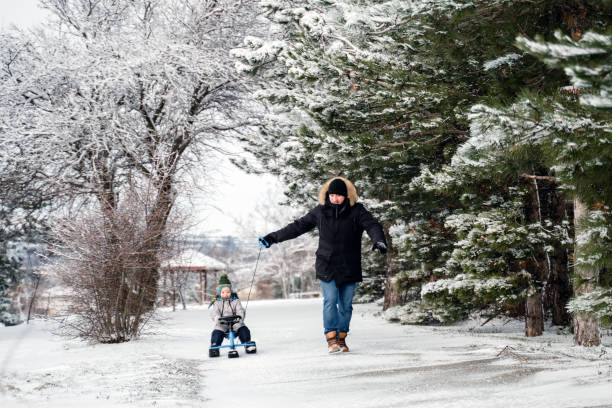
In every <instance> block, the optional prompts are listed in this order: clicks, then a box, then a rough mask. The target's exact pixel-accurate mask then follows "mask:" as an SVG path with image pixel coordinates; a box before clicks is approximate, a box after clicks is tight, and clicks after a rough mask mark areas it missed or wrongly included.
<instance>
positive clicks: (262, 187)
mask: <svg viewBox="0 0 612 408" xmlns="http://www.w3.org/2000/svg"><path fill="white" fill-rule="evenodd" d="M46 16H47V12H46V11H45V10H42V9H41V8H39V7H38V0H0V28H7V27H9V26H10V25H11V24H15V25H16V26H18V27H20V28H30V27H32V26H34V25H37V24H39V23H41V22H42V21H43V20H44V19H45V17H46ZM211 167H212V168H214V172H211V173H209V174H207V175H206V176H205V177H207V178H210V177H212V180H211V182H212V183H213V184H214V185H211V184H210V183H206V186H205V187H206V190H205V191H197V192H196V193H194V195H193V197H192V198H191V199H190V200H189V201H187V202H185V203H184V205H185V207H187V208H188V209H189V212H190V215H191V216H192V217H193V223H194V224H195V225H196V226H195V227H194V228H192V230H191V232H193V233H201V234H207V235H238V234H239V233H240V232H241V229H240V228H239V226H237V225H236V223H235V220H236V219H247V218H249V221H250V222H251V223H253V224H254V225H255V226H258V225H261V227H258V228H256V229H257V230H258V234H260V235H265V234H266V233H268V232H270V231H266V230H263V228H269V227H263V226H264V225H266V220H263V219H262V220H258V219H257V218H258V215H257V214H256V213H254V209H255V206H256V205H257V203H259V202H261V201H262V200H265V199H266V197H269V196H270V194H269V191H274V192H276V194H277V195H278V194H280V193H278V192H279V191H281V190H280V187H279V183H278V181H277V179H276V178H275V177H272V176H255V175H248V174H244V173H243V172H242V171H240V170H238V169H236V168H235V167H234V166H233V165H232V164H231V163H230V162H229V160H227V159H226V158H221V159H220V160H219V162H218V163H215V165H214V166H211ZM280 200H281V197H279V199H278V200H276V202H272V203H269V204H270V205H272V206H276V205H277V202H278V201H280ZM262 218H263V217H262ZM278 227H281V226H278ZM245 238H248V237H245ZM253 238H254V239H255V237H253ZM254 242H255V240H254Z"/></svg>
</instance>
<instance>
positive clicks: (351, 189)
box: [319, 177, 357, 207]
mask: <svg viewBox="0 0 612 408" xmlns="http://www.w3.org/2000/svg"><path fill="white" fill-rule="evenodd" d="M335 179H340V180H342V181H344V184H346V191H347V192H348V199H349V204H350V205H351V207H352V206H354V205H355V203H356V202H357V189H356V188H355V186H354V185H353V183H351V182H350V181H349V180H347V179H345V178H344V177H332V178H330V179H329V180H327V181H326V182H325V184H323V187H321V190H319V204H321V205H325V198H326V195H327V190H329V184H330V183H331V182H332V181H334V180H335Z"/></svg>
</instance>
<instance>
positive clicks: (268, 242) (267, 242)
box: [258, 234, 276, 248]
mask: <svg viewBox="0 0 612 408" xmlns="http://www.w3.org/2000/svg"><path fill="white" fill-rule="evenodd" d="M258 242H259V247H260V248H270V247H271V246H272V244H274V243H275V242H276V241H275V240H274V238H272V237H271V236H270V234H268V235H266V236H265V237H259V238H258Z"/></svg>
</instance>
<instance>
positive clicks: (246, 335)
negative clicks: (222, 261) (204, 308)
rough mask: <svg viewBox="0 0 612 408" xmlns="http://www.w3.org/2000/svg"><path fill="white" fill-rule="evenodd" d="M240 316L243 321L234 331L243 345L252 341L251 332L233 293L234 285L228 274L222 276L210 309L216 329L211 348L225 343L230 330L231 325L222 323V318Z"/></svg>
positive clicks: (251, 347) (248, 349)
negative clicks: (224, 339)
mask: <svg viewBox="0 0 612 408" xmlns="http://www.w3.org/2000/svg"><path fill="white" fill-rule="evenodd" d="M234 315H237V316H240V317H241V321H240V322H238V323H234V325H233V327H232V329H233V331H235V332H236V334H237V335H238V338H239V339H240V342H241V343H243V344H244V343H249V342H250V341H251V332H250V330H249V328H248V327H246V326H245V324H244V323H243V322H242V320H244V309H243V307H242V304H241V303H240V299H238V295H236V294H235V293H234V292H233V291H232V284H231V282H230V280H229V278H228V277H227V275H226V274H223V275H221V277H220V278H219V284H218V285H217V297H216V298H215V300H213V302H212V304H211V309H210V317H211V319H212V320H213V321H214V322H215V328H214V330H213V331H212V334H211V336H210V344H211V347H214V346H220V345H221V343H223V338H224V336H225V333H227V332H228V331H229V330H230V327H229V324H227V323H225V322H220V321H219V318H220V317H227V316H234ZM254 350H255V346H247V347H246V351H247V352H252V351H254Z"/></svg>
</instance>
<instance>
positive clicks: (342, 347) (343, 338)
mask: <svg viewBox="0 0 612 408" xmlns="http://www.w3.org/2000/svg"><path fill="white" fill-rule="evenodd" d="M347 334H348V333H347V332H340V333H338V346H339V347H340V350H342V351H343V352H344V353H346V352H347V351H349V348H348V346H347V345H346V336H347Z"/></svg>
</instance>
